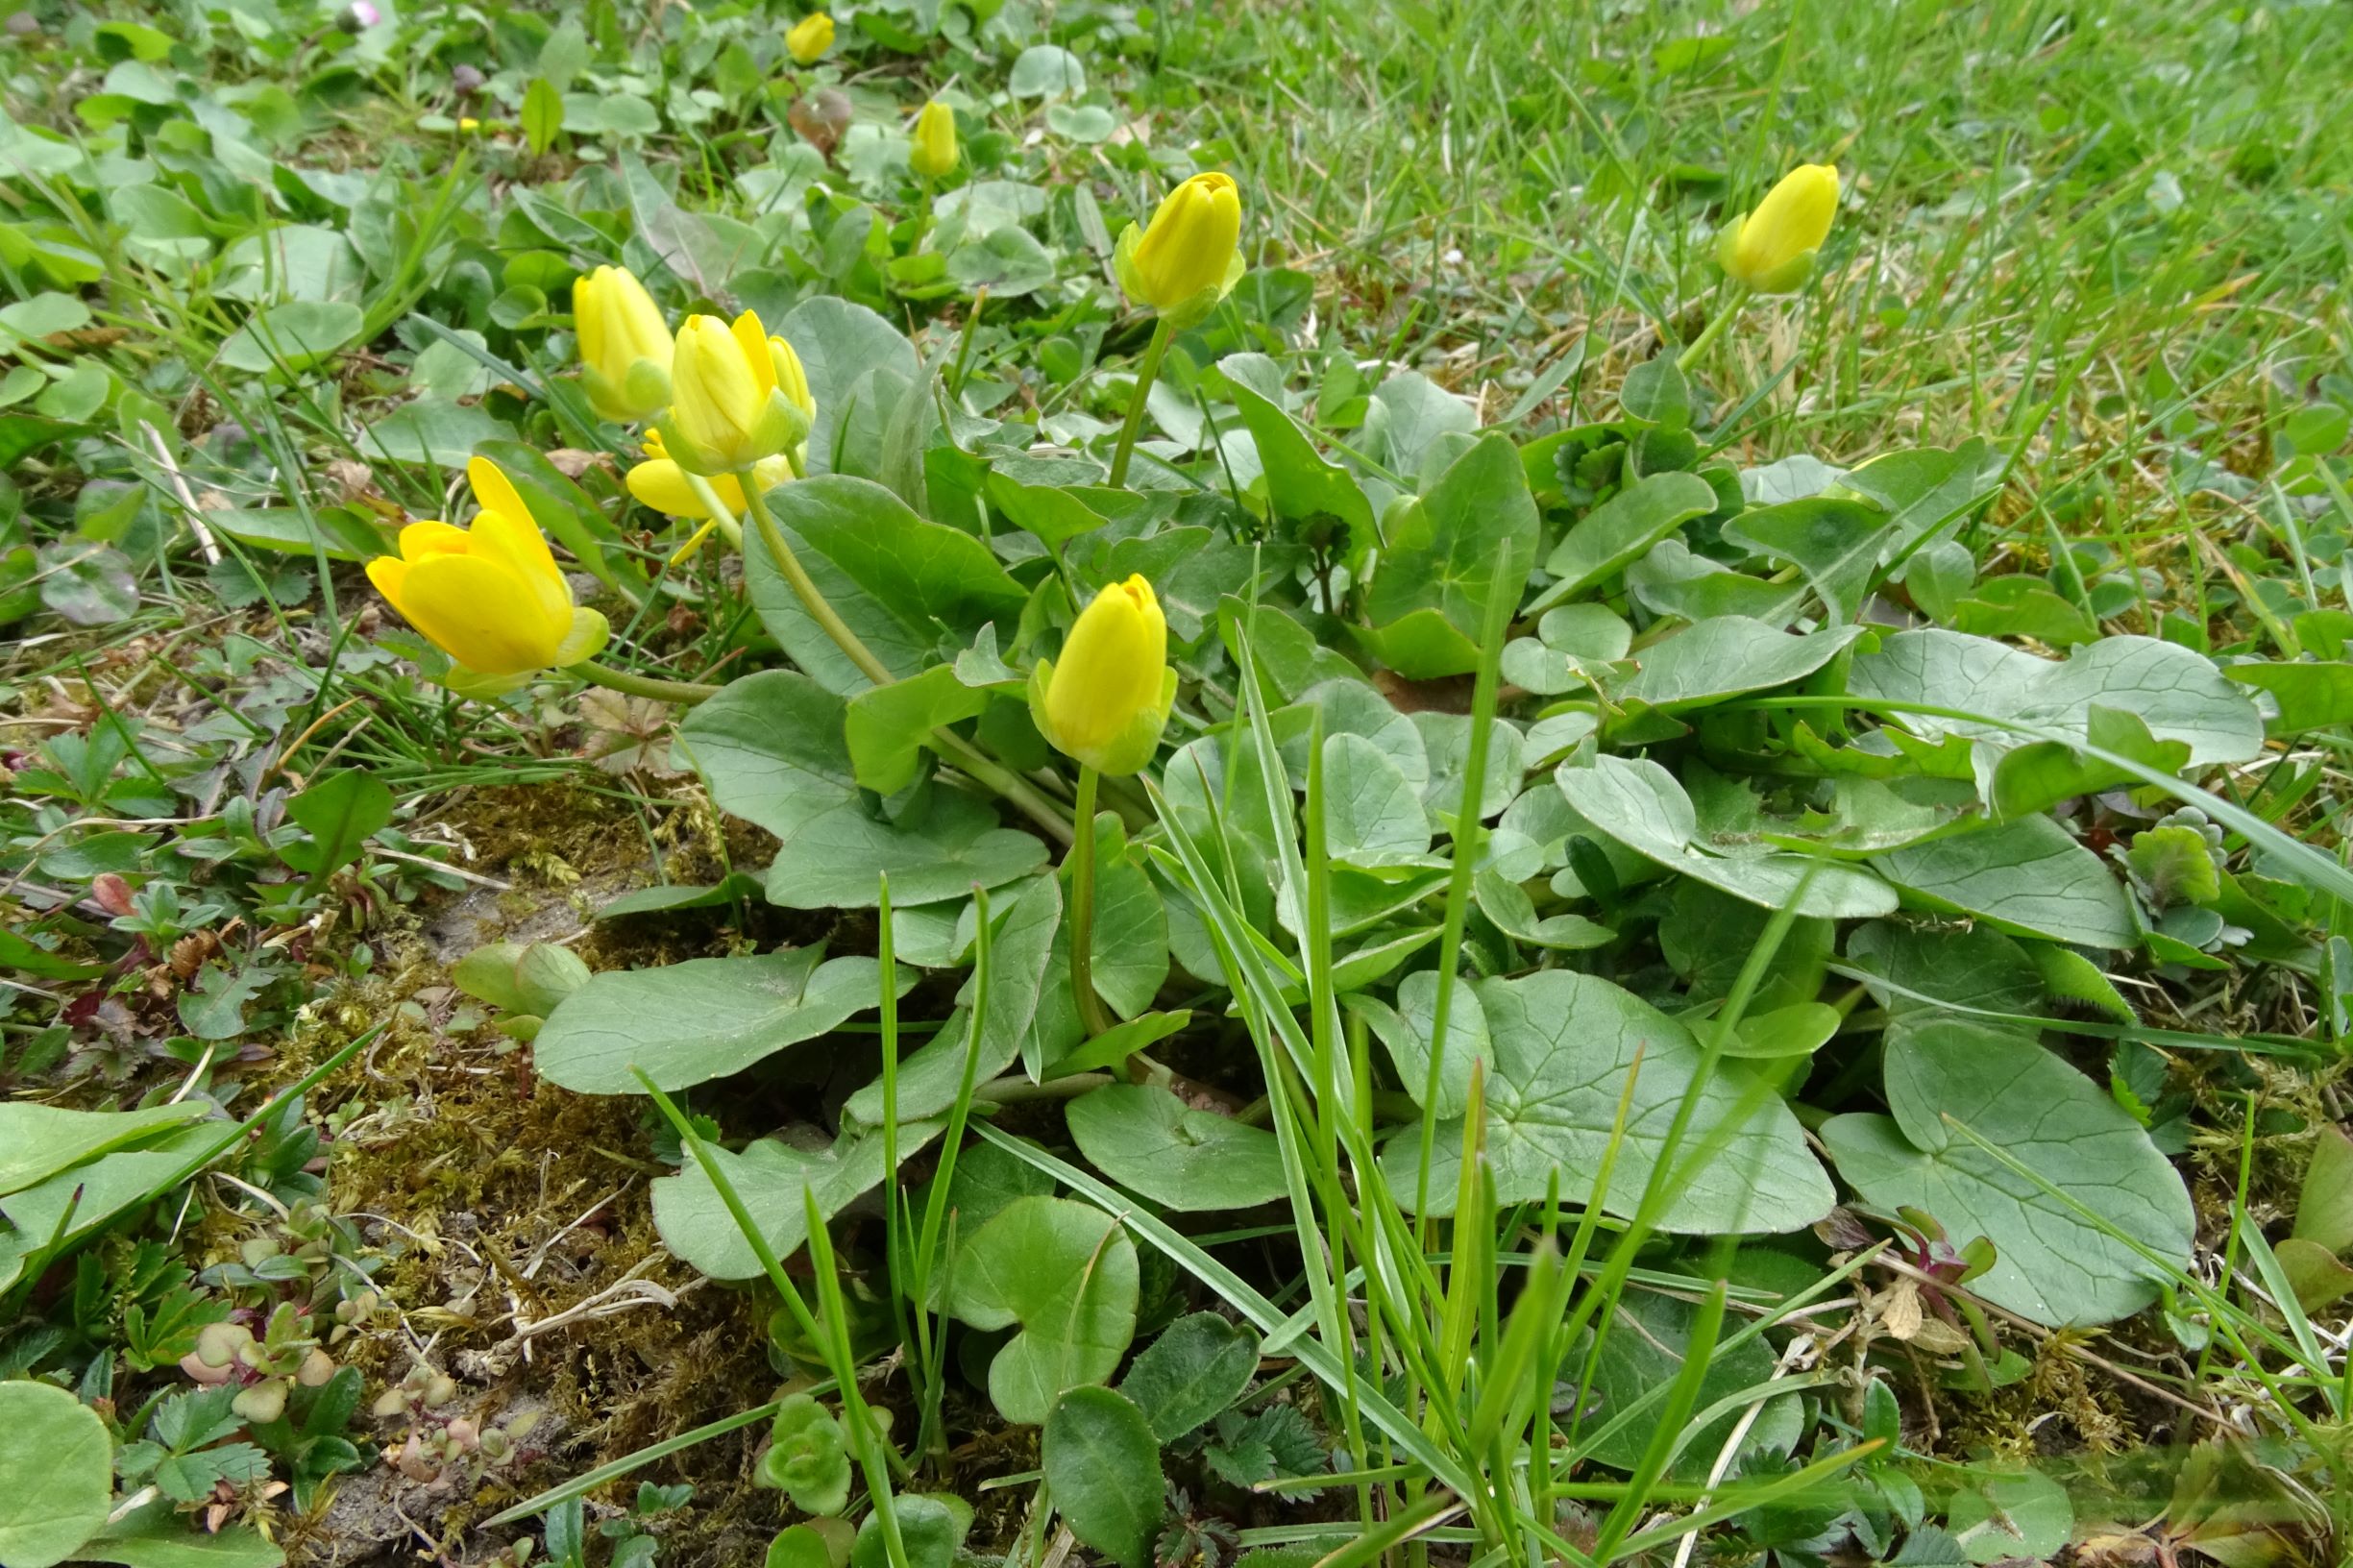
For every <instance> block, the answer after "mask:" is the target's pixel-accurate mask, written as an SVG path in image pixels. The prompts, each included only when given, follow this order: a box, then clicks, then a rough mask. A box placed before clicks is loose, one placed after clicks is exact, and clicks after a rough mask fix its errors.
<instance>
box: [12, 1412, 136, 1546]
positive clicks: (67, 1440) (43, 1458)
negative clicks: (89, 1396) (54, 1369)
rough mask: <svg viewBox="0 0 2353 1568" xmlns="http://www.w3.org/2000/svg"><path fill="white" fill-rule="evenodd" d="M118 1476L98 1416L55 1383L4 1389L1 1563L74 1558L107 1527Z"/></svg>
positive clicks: (109, 1444) (110, 1444)
mask: <svg viewBox="0 0 2353 1568" xmlns="http://www.w3.org/2000/svg"><path fill="white" fill-rule="evenodd" d="M113 1475H114V1445H113V1443H112V1442H111V1441H110V1439H109V1438H108V1436H107V1429H106V1423H104V1422H103V1421H101V1420H99V1419H98V1412H97V1411H95V1410H93V1409H90V1408H89V1407H88V1406H86V1405H85V1404H83V1403H82V1402H81V1401H80V1400H78V1399H76V1398H75V1397H74V1396H73V1395H72V1394H70V1393H67V1392H66V1391H65V1390H64V1389H62V1388H60V1387H58V1386H56V1385H55V1384H46V1383H35V1382H31V1381H28V1380H24V1379H17V1380H14V1381H12V1382H9V1383H0V1562H6V1563H7V1564H8V1565H9V1568H50V1565H51V1564H52V1563H57V1562H62V1561H64V1560H65V1559H66V1558H68V1557H70V1556H73V1555H74V1554H75V1552H76V1551H77V1550H79V1549H80V1547H81V1546H82V1543H83V1542H85V1541H86V1540H88V1539H89V1538H90V1537H91V1536H92V1535H94V1534H96V1533H97V1532H98V1528H99V1527H100V1526H101V1525H104V1524H105V1523H106V1522H107V1511H108V1509H109V1508H110V1507H111V1506H112V1502H113V1498H112V1492H113Z"/></svg>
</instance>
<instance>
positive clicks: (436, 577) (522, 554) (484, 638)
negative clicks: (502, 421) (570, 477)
mask: <svg viewBox="0 0 2353 1568" xmlns="http://www.w3.org/2000/svg"><path fill="white" fill-rule="evenodd" d="M466 478H468V479H469V480H470V481H471V482H472V483H473V485H474V496H475V500H476V501H478V502H480V503H481V508H482V509H481V510H480V511H479V512H478V513H477V514H476V516H475V519H474V524H473V527H466V528H459V527H452V526H451V525H450V524H447V523H442V522H428V523H411V524H409V525H408V526H407V527H404V528H403V529H402V530H401V541H400V548H401V552H400V554H398V555H397V556H395V555H380V556H378V557H377V558H376V559H375V560H372V561H370V562H369V563H368V580H369V581H370V582H372V583H374V584H376V589H377V592H379V593H380V594H382V595H383V596H384V598H385V599H387V600H391V602H392V607H393V608H394V609H396V610H398V611H400V612H401V615H402V618H403V619H404V620H405V621H407V623H408V624H409V625H412V626H414V627H416V628H417V630H418V631H419V632H421V633H423V634H424V636H425V637H426V638H427V639H428V640H429V641H430V642H431V643H432V644H433V646H434V647H436V648H438V649H441V650H442V651H443V652H444V653H447V654H448V655H449V656H450V657H451V658H452V659H453V661H455V662H456V664H457V665H458V666H459V667H460V671H461V674H460V677H459V678H458V679H455V680H453V681H452V682H451V684H452V685H453V686H460V687H461V688H462V689H468V690H474V691H480V692H485V693H486V692H489V691H493V690H498V689H502V688H511V687H513V686H515V685H518V684H520V683H521V682H522V681H523V680H524V679H526V678H527V677H528V676H529V675H530V674H532V673H533V672H535V671H539V670H545V669H549V668H551V667H561V666H566V665H574V664H578V663H579V662H580V661H581V660H583V659H586V658H589V657H591V656H593V655H594V654H595V653H596V652H597V651H598V649H601V648H602V647H603V646H604V639H605V635H606V627H605V622H604V617H603V616H601V615H600V614H598V613H597V612H596V611H595V610H591V609H583V608H580V607H578V606H576V605H575V604H574V603H573V601H572V585H571V584H570V583H568V582H566V581H565V580H564V574H563V572H562V570H561V569H560V568H558V567H557V566H556V564H555V557H554V555H553V554H552V553H551V552H550V551H549V550H548V541H547V540H546V538H545V537H543V536H542V535H541V533H540V531H539V525H538V524H536V523H534V522H533V521H532V520H531V513H530V509H529V508H528V507H527V506H526V505H525V504H524V502H523V497H522V495H521V494H520V493H519V492H518V491H517V490H516V489H515V486H514V483H513V481H512V480H510V479H508V478H507V477H506V476H505V475H504V474H502V473H501V472H500V471H499V469H498V467H497V465H496V464H493V463H492V462H490V461H489V460H488V459H486V458H482V457H477V458H475V459H474V460H473V461H472V462H471V463H468V464H467V465H466Z"/></svg>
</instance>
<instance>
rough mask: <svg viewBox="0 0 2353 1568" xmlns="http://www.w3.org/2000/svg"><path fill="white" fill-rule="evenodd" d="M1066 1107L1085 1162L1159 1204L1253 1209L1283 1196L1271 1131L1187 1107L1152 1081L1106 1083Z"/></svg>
mask: <svg viewBox="0 0 2353 1568" xmlns="http://www.w3.org/2000/svg"><path fill="white" fill-rule="evenodd" d="M1066 1115H1067V1116H1068V1118H1069V1123H1070V1140H1071V1141H1072V1142H1074V1143H1076V1144H1077V1145H1078V1148H1079V1152H1080V1153H1081V1154H1084V1155H1085V1156H1086V1157H1087V1160H1088V1163H1089V1164H1092V1165H1093V1166H1094V1167H1095V1168H1096V1169H1097V1170H1100V1171H1101V1172H1103V1174H1104V1175H1106V1176H1109V1177H1110V1178H1111V1179H1112V1180H1113V1181H1115V1182H1117V1183H1118V1184H1119V1185H1120V1186H1122V1187H1125V1188H1132V1189H1133V1190H1135V1191H1138V1192H1140V1193H1142V1194H1143V1195H1144V1196H1145V1197H1147V1198H1150V1199H1151V1200H1152V1201H1153V1202H1155V1203H1157V1204H1159V1205H1161V1206H1162V1207H1163V1208H1164V1209H1167V1210H1170V1211H1172V1212H1175V1213H1195V1212H1199V1211H1204V1210H1212V1209H1253V1208H1256V1207H1258V1206H1259V1205H1260V1204H1263V1203H1273V1202H1274V1201H1276V1200H1277V1199H1279V1198H1281V1197H1282V1196H1283V1193H1284V1190H1285V1188H1284V1181H1283V1156H1282V1151H1281V1149H1280V1148H1279V1147H1278V1145H1277V1143H1276V1141H1275V1135H1274V1134H1272V1133H1270V1132H1268V1131H1267V1130H1266V1129H1265V1128H1263V1127H1251V1126H1246V1125H1244V1124H1243V1123H1241V1122H1238V1121H1236V1120H1235V1119H1234V1118H1233V1117H1232V1116H1227V1115H1218V1114H1217V1113H1215V1112H1213V1111H1196V1110H1193V1109H1191V1108H1189V1107H1188V1106H1187V1105H1186V1103H1185V1102H1184V1101H1183V1100H1180V1099H1178V1098H1177V1097H1176V1095H1174V1094H1173V1093H1171V1092H1169V1091H1168V1090H1165V1089H1162V1088H1160V1087H1159V1086H1158V1085H1154V1084H1107V1085H1105V1086H1104V1087H1103V1088H1101V1089H1098V1090H1091V1091H1090V1092H1089V1093H1086V1094H1082V1095H1080V1096H1079V1097H1078V1098H1077V1099H1075V1100H1072V1101H1071V1102H1070V1105H1069V1109H1068V1111H1067V1113H1066Z"/></svg>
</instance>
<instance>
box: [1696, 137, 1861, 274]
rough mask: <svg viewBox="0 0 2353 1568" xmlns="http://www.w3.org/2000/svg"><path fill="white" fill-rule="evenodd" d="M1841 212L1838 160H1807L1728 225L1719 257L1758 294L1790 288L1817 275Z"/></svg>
mask: <svg viewBox="0 0 2353 1568" xmlns="http://www.w3.org/2000/svg"><path fill="white" fill-rule="evenodd" d="M1837 216H1838V166H1837V165H1836V164H1833V163H1802V164H1800V165H1799V166H1798V167H1796V168H1794V169H1792V170H1790V171H1789V173H1787V174H1785V175H1783V176H1782V177H1781V183H1780V184H1777V185H1775V186H1774V187H1773V189H1772V190H1770V191H1768V192H1767V193H1766V195H1765V199H1764V200H1763V201H1761V202H1759V203H1757V204H1756V210H1755V211H1753V212H1744V213H1743V214H1741V216H1740V217H1739V218H1737V219H1736V220H1734V221H1733V222H1732V223H1730V224H1728V225H1727V226H1726V227H1725V230H1724V233H1722V234H1720V235H1718V236H1717V239H1716V260H1717V262H1718V263H1719V264H1720V265H1721V266H1722V267H1723V268H1724V271H1725V275H1726V276H1727V277H1728V278H1730V279H1731V280H1732V281H1733V282H1737V283H1745V284H1746V285H1748V286H1749V287H1750V288H1752V289H1754V290H1755V291H1756V292H1757V293H1759V294H1787V293H1790V292H1792V291H1794V290H1796V289H1799V288H1802V287H1803V286H1804V284H1805V281H1806V280H1807V279H1808V278H1811V277H1812V276H1813V275H1814V254H1815V253H1816V252H1817V251H1819V250H1821V248H1822V242H1823V241H1824V240H1825V239H1826V238H1827V237H1829V233H1830V224H1831V221H1832V220H1833V219H1835V218H1836V217H1837Z"/></svg>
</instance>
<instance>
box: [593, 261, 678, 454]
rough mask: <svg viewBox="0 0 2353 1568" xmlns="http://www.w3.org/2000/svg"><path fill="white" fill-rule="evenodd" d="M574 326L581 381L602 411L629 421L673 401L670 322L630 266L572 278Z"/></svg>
mask: <svg viewBox="0 0 2353 1568" xmlns="http://www.w3.org/2000/svg"><path fill="white" fill-rule="evenodd" d="M572 325H573V330H574V331H575V332H576V335H577V336H578V337H579V340H580V380H581V382H582V384H583V385H584V386H586V387H587V389H588V401H589V402H590V403H592V404H595V405H596V409H597V412H598V413H600V414H601V415H603V416H604V417H605V418H606V419H610V420H617V421H619V422H621V423H623V424H627V423H628V422H630V421H632V420H639V419H645V418H647V417H649V416H650V415H652V414H656V413H659V412H660V411H661V410H662V407H663V405H664V404H667V403H669V402H670V361H671V355H672V352H673V351H672V347H671V337H670V323H669V322H667V321H665V320H664V319H663V318H662V307H661V306H658V305H656V304H654V303H653V296H651V295H650V294H648V293H647V292H646V285H645V284H643V283H641V282H638V281H637V278H636V276H635V275H634V274H633V273H631V272H630V271H629V270H628V269H627V268H625V267H599V268H597V269H596V270H595V271H594V272H590V273H586V274H583V275H582V276H580V277H578V278H575V279H574V280H573V281H572Z"/></svg>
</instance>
